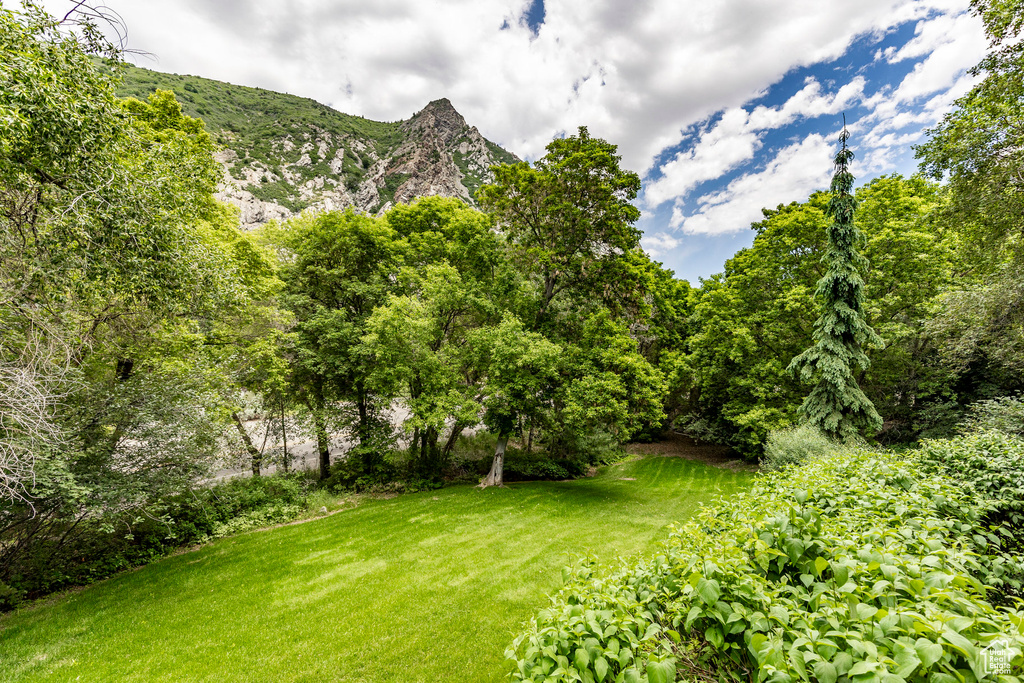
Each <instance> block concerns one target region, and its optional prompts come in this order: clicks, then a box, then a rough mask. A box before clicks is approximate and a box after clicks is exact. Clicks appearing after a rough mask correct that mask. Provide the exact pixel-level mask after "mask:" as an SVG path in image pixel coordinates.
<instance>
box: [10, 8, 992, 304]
mask: <svg viewBox="0 0 1024 683" xmlns="http://www.w3.org/2000/svg"><path fill="white" fill-rule="evenodd" d="M4 4H8V5H10V4H12V3H11V2H5V3H4ZM43 5H44V6H45V7H46V8H47V9H48V10H49V11H50V12H51V13H53V14H57V13H60V14H61V15H63V14H64V13H65V12H66V11H67V8H68V7H70V6H71V5H72V3H71V2H68V1H67V0H45V1H44V2H43ZM106 6H107V7H108V8H110V9H112V10H114V11H116V12H117V13H118V14H120V15H121V17H122V19H123V20H124V23H125V25H126V27H127V31H128V47H129V48H131V49H134V50H139V51H142V52H145V53H148V54H149V55H151V57H148V58H147V57H142V56H139V57H136V58H134V60H133V61H134V62H135V63H137V64H138V65H139V66H145V67H147V68H151V69H156V70H159V71H166V72H170V73H179V74H194V75H199V76H204V77H207V78H214V79H218V80H223V81H228V82H231V83H237V84H241V85H248V86H257V87H263V88H267V89H271V90H277V91H280V92H287V93H292V94H295V95H301V96H305V97H310V98H313V99H315V100H318V101H320V102H322V103H324V104H327V105H329V106H331V107H333V108H335V109H337V110H339V111H343V112H345V113H348V114H357V115H360V116H364V117H367V118H370V119H375V120H383V121H396V120H401V119H407V118H409V117H410V116H411V115H412V114H414V113H415V112H416V111H419V110H420V109H422V108H423V107H424V106H425V105H426V104H427V103H428V102H429V101H431V100H434V99H438V98H441V97H447V98H448V99H450V100H451V102H452V104H453V105H454V106H455V108H456V109H457V110H458V111H459V112H460V113H461V114H462V115H463V116H464V117H465V118H466V120H467V121H468V122H469V124H470V125H475V126H476V127H477V128H479V129H480V132H481V133H482V134H483V135H484V136H485V137H487V138H488V139H490V140H493V141H494V142H497V143H498V144H500V145H502V146H503V147H505V148H506V149H508V150H510V151H512V152H514V153H515V154H517V155H518V156H520V157H521V158H523V159H526V160H534V159H537V158H538V157H540V156H542V155H543V154H544V151H545V150H544V147H545V145H547V143H548V142H550V141H551V140H552V139H553V138H555V137H558V136H564V135H572V134H574V133H575V132H576V130H577V128H578V126H581V125H585V126H587V127H588V129H589V131H590V134H591V135H593V136H596V137H601V138H604V139H606V140H608V141H609V142H611V143H613V144H616V145H618V149H619V153H620V154H621V156H622V166H623V168H626V169H629V170H632V171H635V172H636V173H638V174H639V175H640V177H641V179H642V181H643V190H642V192H641V194H640V196H639V197H638V199H637V205H638V207H639V208H640V209H641V211H642V214H643V215H642V217H641V219H640V221H639V223H638V226H639V227H640V228H641V229H642V230H643V233H644V237H643V240H642V245H643V247H644V248H645V249H646V250H647V252H648V253H649V254H650V255H651V256H652V257H653V258H654V259H655V260H658V261H660V262H662V263H663V264H664V265H665V266H666V267H667V268H670V269H672V270H673V271H675V273H676V276H677V277H681V278H685V279H688V280H690V281H691V282H692V283H694V284H697V281H698V280H699V279H700V278H703V277H708V276H710V275H712V274H713V273H717V272H721V271H722V268H723V264H724V262H725V260H726V259H728V258H729V257H731V256H732V255H733V254H734V253H735V252H736V251H737V250H738V249H741V248H743V247H746V246H749V245H750V244H751V243H752V241H753V231H752V230H751V229H750V224H751V223H752V222H753V221H756V220H759V219H760V218H761V215H762V214H761V209H762V207H775V206H777V205H778V204H785V203H789V202H792V201H803V200H805V199H807V197H808V196H809V195H810V194H811V193H812V192H814V191H816V190H825V189H827V188H828V185H829V180H830V177H831V174H832V172H833V167H832V158H833V157H834V155H835V152H836V150H837V147H838V135H839V132H840V130H841V129H842V126H843V116H844V115H845V117H846V122H847V125H848V127H849V129H850V132H851V134H852V137H851V139H850V143H849V144H850V147H851V148H852V149H853V151H854V153H855V155H856V158H855V160H854V162H853V164H852V165H851V171H852V172H853V173H854V175H855V176H857V178H858V183H863V182H866V181H869V180H870V179H872V178H875V177H877V176H879V175H882V174H890V173H902V174H904V175H909V174H911V173H913V172H914V171H915V170H916V168H917V165H916V161H915V159H914V154H913V149H912V146H913V145H914V144H918V143H920V142H922V141H923V140H924V139H925V135H926V134H925V130H926V129H927V128H929V127H931V126H934V125H935V124H936V123H937V122H938V121H940V120H941V118H942V116H943V114H944V113H945V112H946V111H948V110H949V109H950V107H951V106H952V103H953V101H954V100H955V99H956V98H957V97H959V96H961V95H963V94H964V93H965V92H967V90H968V89H969V88H970V87H971V85H972V84H973V83H974V78H973V77H972V76H970V74H968V73H967V72H968V70H969V69H970V67H972V66H973V65H975V64H976V63H977V62H979V61H980V60H981V58H982V57H983V56H984V54H985V50H986V41H985V38H984V34H983V31H982V26H981V22H980V20H978V19H977V18H976V17H974V16H973V15H971V14H970V12H969V11H968V0H825V1H822V0H773V1H771V2H769V1H768V0H714V1H713V2H708V1H707V0H216V1H210V0H160V1H159V2H156V1H154V0H106Z"/></svg>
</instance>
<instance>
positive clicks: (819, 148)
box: [672, 134, 835, 235]
mask: <svg viewBox="0 0 1024 683" xmlns="http://www.w3.org/2000/svg"><path fill="white" fill-rule="evenodd" d="M834 152H835V150H834V146H833V145H832V144H831V143H830V142H829V141H828V140H826V139H825V137H824V136H821V135H818V134H813V135H810V136H808V137H807V138H805V139H804V140H802V141H800V142H798V143H794V144H792V145H790V146H788V147H785V148H784V149H782V150H780V151H779V153H778V154H776V155H775V157H774V158H773V159H772V160H771V161H770V162H769V163H768V165H767V166H766V167H765V168H764V169H763V170H761V171H759V172H756V173H750V174H746V175H744V176H741V177H740V178H737V179H736V180H734V181H732V182H731V183H729V185H728V186H727V187H726V188H725V189H724V190H722V191H720V192H716V193H713V194H709V195H705V196H703V197H701V198H700V199H699V200H698V202H699V203H700V210H699V212H698V213H695V214H693V215H690V216H686V215H685V214H684V213H683V211H682V209H681V207H678V206H677V207H676V208H675V210H674V211H673V216H672V225H673V227H678V228H680V229H681V230H682V231H683V232H684V233H687V234H702V235H722V234H728V233H735V232H742V231H745V230H747V229H748V228H749V227H750V224H751V223H753V222H754V221H757V220H760V219H761V217H762V214H761V209H762V208H763V207H774V206H776V205H778V204H786V203H789V202H791V201H803V200H804V199H806V198H807V196H808V195H809V194H810V193H811V192H813V191H814V190H818V189H821V188H823V187H827V186H828V182H829V176H830V175H831V173H832V169H831V165H830V163H829V162H830V160H831V158H832V155H833V154H834Z"/></svg>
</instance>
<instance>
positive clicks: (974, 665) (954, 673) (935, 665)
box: [506, 444, 1024, 683]
mask: <svg viewBox="0 0 1024 683" xmlns="http://www.w3.org/2000/svg"><path fill="white" fill-rule="evenodd" d="M950 447H951V448H956V447H957V446H956V444H953V445H952V446H950ZM922 457H924V456H923V455H922V453H918V452H914V453H907V454H892V453H873V452H868V451H865V450H846V451H844V452H842V453H840V454H837V455H836V456H834V457H832V458H828V459H819V460H816V461H813V462H811V463H810V464H808V465H807V466H805V467H802V468H796V469H791V470H788V471H786V472H783V473H781V474H769V475H767V476H765V477H763V478H762V479H761V481H760V483H759V484H758V486H756V487H755V488H754V489H753V490H752V491H751V492H750V493H749V494H743V495H740V496H737V497H735V498H734V499H732V500H730V501H728V502H726V503H724V504H722V505H720V506H718V507H716V508H709V509H705V510H704V512H703V513H702V514H701V515H700V516H699V517H698V518H697V519H696V520H694V521H693V522H690V523H688V524H686V525H685V526H683V527H681V528H679V529H678V530H677V531H676V532H675V533H674V534H673V536H672V538H671V539H670V541H669V543H668V544H667V546H666V548H665V551H664V552H663V553H662V554H661V555H658V556H656V557H654V558H649V559H646V560H642V561H639V562H637V563H635V564H631V565H623V566H620V567H619V568H616V569H614V570H611V571H608V570H599V569H597V568H595V566H594V565H593V563H584V564H582V565H580V566H577V567H576V568H575V569H573V570H571V571H570V572H569V573H568V574H567V576H566V584H565V587H564V588H563V589H562V590H561V592H560V593H558V594H557V595H556V596H555V597H554V598H553V600H552V604H551V606H550V607H549V608H548V609H546V610H544V611H542V612H540V613H539V614H538V616H537V617H536V618H535V619H534V620H533V621H532V622H531V624H530V626H529V627H528V629H527V631H526V632H525V633H523V634H522V635H520V636H519V637H518V638H516V639H515V640H514V641H513V643H512V646H511V647H510V648H509V650H508V652H507V653H506V654H507V656H508V657H509V658H510V659H512V660H514V662H515V671H514V673H513V679H514V680H531V681H540V680H545V681H547V680H551V681H616V682H619V681H641V682H643V681H646V682H647V683H658V682H661V681H672V680H676V677H677V674H678V673H680V672H682V673H683V675H687V674H688V675H690V676H695V677H701V676H713V677H714V678H718V679H722V680H757V681H777V682H783V681H800V680H805V681H806V680H815V681H825V682H827V683H834V682H835V681H939V682H940V683H952V682H953V681H961V682H964V681H978V680H981V679H983V678H985V676H986V675H987V674H989V673H991V671H989V670H988V669H987V668H986V667H987V661H986V656H987V652H986V648H991V647H999V648H1003V651H1004V652H1005V653H1006V654H1007V655H1008V656H1009V657H1010V659H1011V664H1012V666H1014V667H1018V668H1019V667H1020V665H1021V664H1024V656H1022V654H1021V652H1022V648H1024V637H1022V635H1021V627H1022V625H1024V615H1022V613H1021V612H1020V611H1019V609H1017V608H1013V607H996V606H994V605H993V603H992V601H991V600H990V599H989V593H990V592H991V586H993V585H994V584H996V583H997V582H998V581H1000V580H1002V578H1003V576H1004V575H1005V574H1006V567H1005V566H1004V564H1003V562H1002V560H1001V558H1002V559H1005V558H1006V554H1007V552H1009V548H1008V547H1007V544H1006V540H1005V535H1004V533H1002V532H1001V531H1000V529H998V528H992V527H991V526H990V525H989V524H988V523H987V522H986V516H987V515H988V514H989V513H990V511H991V510H992V509H993V505H992V504H991V503H990V502H989V501H988V500H986V499H985V498H983V497H979V496H977V495H975V494H974V492H973V491H971V490H969V489H967V488H965V487H963V486H960V485H958V482H954V481H952V480H950V479H948V478H947V477H946V476H944V475H942V474H940V473H937V472H927V471H926V472H923V473H922ZM1000 680H1005V681H1016V680H1019V679H1018V678H1016V677H1014V676H1009V675H1007V676H1003V677H1002V678H1001V679H1000Z"/></svg>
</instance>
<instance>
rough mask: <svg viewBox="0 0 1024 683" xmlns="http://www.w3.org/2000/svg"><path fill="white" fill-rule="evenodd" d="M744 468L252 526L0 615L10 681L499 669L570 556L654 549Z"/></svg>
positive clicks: (456, 491)
mask: <svg viewBox="0 0 1024 683" xmlns="http://www.w3.org/2000/svg"><path fill="white" fill-rule="evenodd" d="M751 479H752V476H751V474H750V473H747V472H736V471H731V470H727V469H721V468H717V467H714V466H710V465H706V464H703V463H699V462H695V461H691V460H685V459H681V458H670V457H657V456H649V457H647V458H644V459H641V460H634V461H631V462H624V463H620V464H617V465H613V466H611V467H606V468H603V469H602V471H600V472H599V473H598V475H597V476H595V477H592V478H589V479H583V480H579V481H573V482H537V483H521V484H511V485H509V486H508V487H507V488H503V489H487V490H479V489H475V488H473V487H470V486H457V487H452V488H448V489H443V490H441V491H434V492H428V493H419V494H410V495H405V496H400V497H398V498H394V499H391V500H365V501H363V502H362V503H361V504H360V505H359V506H358V507H356V508H354V509H350V510H346V511H343V512H340V513H338V514H335V515H333V516H330V517H325V518H321V519H318V520H314V521H310V522H307V523H304V524H298V525H294V526H286V527H281V528H277V529H272V530H267V531H259V532H253V533H248V534H244V535H240V536H235V537H232V538H226V539H222V540H220V541H218V542H215V543H212V544H210V545H207V546H204V547H202V548H200V549H199V550H197V551H195V552H189V553H184V554H181V555H177V556H174V557H169V558H166V559H163V560H161V561H159V562H155V563H153V564H151V565H149V566H147V567H144V568H142V569H140V570H138V571H135V572H130V573H126V574H122V575H120V576H117V577H114V578H112V579H110V580H107V581H105V582H103V583H101V584H97V585H95V586H91V587H89V588H87V589H85V590H81V591H78V592H73V593H71V594H68V595H66V596H63V597H60V598H57V599H55V600H53V601H50V602H48V603H46V604H41V605H36V606H34V607H31V608H28V609H24V610H21V611H20V612H16V613H13V614H11V615H8V616H6V617H2V618H0V680H4V681H10V680H17V681H22V680H26V681H27V680H32V681H35V680H47V681H49V680H53V681H75V680H81V681H219V682H227V681H499V680H502V679H503V678H504V676H505V675H506V673H507V672H508V667H507V665H506V662H505V661H504V650H505V648H506V647H507V646H508V644H509V642H510V640H511V638H512V637H513V636H514V635H515V634H516V633H517V632H518V631H519V630H520V629H521V627H522V624H523V622H524V621H526V620H528V619H529V618H530V617H531V616H532V615H533V614H535V613H536V611H537V610H538V609H540V608H542V607H544V606H545V605H546V604H547V599H546V595H547V594H549V593H551V592H552V591H555V590H557V588H558V587H559V586H560V584H561V568H562V567H563V566H565V565H566V564H568V563H570V562H571V561H572V560H573V559H574V558H576V557H579V556H582V555H586V554H591V555H593V556H595V557H597V558H598V559H599V560H600V561H602V562H608V563H610V562H613V561H615V558H616V557H618V556H630V555H635V554H637V553H642V552H651V551H653V550H655V549H657V547H658V543H659V541H661V540H663V539H664V538H665V537H666V536H667V529H666V526H667V525H669V524H671V523H673V522H678V521H683V520H685V519H686V518H688V517H690V516H691V515H692V514H693V513H694V512H695V511H696V509H697V508H698V506H699V505H700V504H701V503H705V502H711V501H712V500H713V499H714V498H715V497H717V496H718V495H723V494H725V495H727V494H730V493H733V492H735V491H739V490H745V489H746V488H748V487H749V486H750V483H751Z"/></svg>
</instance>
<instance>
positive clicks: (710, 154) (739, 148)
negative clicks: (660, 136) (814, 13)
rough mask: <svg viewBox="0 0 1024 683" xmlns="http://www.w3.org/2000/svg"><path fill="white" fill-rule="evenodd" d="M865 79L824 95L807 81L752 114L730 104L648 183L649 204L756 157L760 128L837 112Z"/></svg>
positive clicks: (646, 200)
mask: <svg viewBox="0 0 1024 683" xmlns="http://www.w3.org/2000/svg"><path fill="white" fill-rule="evenodd" d="M864 85H865V81H864V79H863V78H861V77H859V76H858V77H855V78H854V79H853V80H852V81H850V82H849V83H847V84H846V85H844V86H843V87H842V88H840V89H839V90H838V91H836V92H835V93H831V94H827V95H823V94H822V93H821V84H820V83H818V82H817V81H816V80H814V79H809V80H808V82H807V84H806V85H805V86H804V87H803V88H802V89H801V90H800V91H799V92H797V93H796V94H795V95H793V96H792V97H790V98H789V99H788V100H787V101H786V102H785V103H784V104H783V105H782V106H780V107H766V106H758V107H755V108H754V109H753V110H752V111H750V112H749V113H748V112H747V111H746V110H744V109H741V108H735V109H729V110H727V111H726V112H725V113H724V114H723V115H722V118H721V119H720V120H719V121H718V122H717V123H716V124H715V125H714V126H713V127H712V128H710V129H709V130H707V131H705V132H704V133H703V134H702V135H701V136H700V139H699V140H698V141H697V142H696V143H695V144H694V145H693V146H692V147H691V148H690V149H688V150H686V151H683V152H679V153H678V154H676V156H675V158H673V159H672V160H671V161H669V162H667V163H665V164H662V165H661V167H660V168H659V169H658V170H659V171H660V173H661V177H659V178H658V179H657V180H654V181H652V182H650V183H648V184H647V186H646V188H645V191H644V203H645V204H646V205H647V206H648V207H649V208H654V207H657V206H658V205H660V204H662V203H663V202H666V201H669V200H671V199H676V198H679V197H683V196H685V195H686V194H687V193H689V192H690V191H691V190H692V189H693V188H695V187H696V186H697V185H699V184H700V183H702V182H704V181H707V180H712V179H715V178H719V177H721V176H722V175H723V174H725V173H727V172H729V171H731V170H733V169H735V168H737V167H739V166H740V165H741V164H743V163H744V162H747V161H750V160H751V159H753V158H754V154H755V153H756V152H757V151H758V150H759V149H760V148H761V146H762V142H761V139H760V135H759V134H760V133H762V132H763V131H765V130H770V129H775V128H780V127H782V126H785V125H788V124H790V123H793V122H794V121H796V120H797V119H801V118H813V117H815V116H821V115H823V114H835V113H836V112H839V111H841V110H843V109H844V108H846V107H848V106H849V105H850V104H851V102H853V101H854V100H856V99H857V98H859V97H860V96H861V94H862V93H863V91H864Z"/></svg>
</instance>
